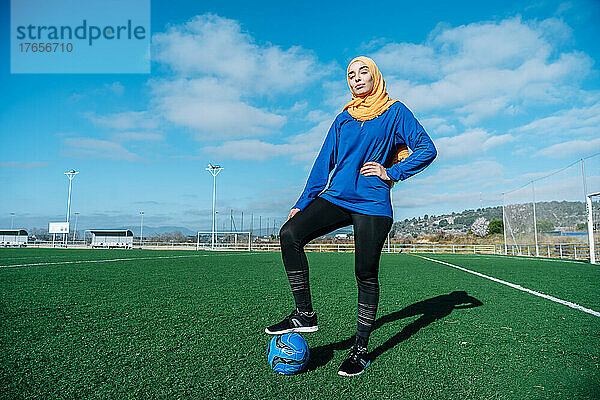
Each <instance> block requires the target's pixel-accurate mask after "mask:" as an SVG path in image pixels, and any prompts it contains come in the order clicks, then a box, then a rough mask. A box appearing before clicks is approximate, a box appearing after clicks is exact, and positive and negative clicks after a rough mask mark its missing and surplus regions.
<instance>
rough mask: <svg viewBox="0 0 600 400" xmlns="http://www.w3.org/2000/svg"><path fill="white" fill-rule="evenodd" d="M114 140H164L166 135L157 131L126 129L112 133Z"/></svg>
mask: <svg viewBox="0 0 600 400" xmlns="http://www.w3.org/2000/svg"><path fill="white" fill-rule="evenodd" d="M111 136H112V138H113V139H114V140H119V141H140V142H155V141H159V140H163V139H164V138H165V137H164V136H163V135H162V134H160V133H156V132H134V131H125V132H115V133H113V134H112V135H111Z"/></svg>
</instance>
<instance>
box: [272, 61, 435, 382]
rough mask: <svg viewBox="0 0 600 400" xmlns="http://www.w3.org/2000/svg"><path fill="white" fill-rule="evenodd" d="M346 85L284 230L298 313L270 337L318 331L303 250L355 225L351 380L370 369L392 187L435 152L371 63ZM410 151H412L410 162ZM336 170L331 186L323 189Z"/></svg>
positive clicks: (352, 73) (343, 369) (360, 66)
mask: <svg viewBox="0 0 600 400" xmlns="http://www.w3.org/2000/svg"><path fill="white" fill-rule="evenodd" d="M347 79H348V85H349V87H350V90H351V92H352V101H350V102H349V103H348V104H346V106H345V107H344V110H343V111H342V112H341V113H340V114H339V115H338V116H337V117H336V119H335V121H334V122H333V124H332V126H331V128H330V129H329V132H328V133H327V136H326V138H325V142H324V143H323V146H322V148H321V151H320V152H319V155H318V156H317V159H316V160H315V163H314V165H313V167H312V170H311V172H310V175H309V177H308V181H307V183H306V187H305V188H304V192H303V193H302V195H301V196H300V198H299V199H298V201H297V202H296V204H295V205H294V206H293V207H292V209H291V211H290V213H289V216H288V220H287V222H286V223H285V224H284V225H283V226H282V227H281V231H280V242H281V252H282V257H283V264H284V266H285V270H286V273H287V276H288V279H289V282H290V286H291V289H292V294H293V296H294V300H295V303H296V310H294V311H293V312H292V313H291V314H290V315H289V316H288V317H286V318H285V319H284V320H283V321H281V322H280V323H278V324H275V325H272V326H270V327H268V328H266V329H265V332H266V333H268V334H273V335H275V334H282V333H288V332H314V331H316V330H318V325H317V316H316V314H315V313H314V311H313V308H312V303H311V297H310V287H309V279H308V261H307V259H306V255H305V253H304V250H303V248H304V245H305V244H307V243H308V242H310V241H311V240H313V239H315V238H317V237H319V236H322V235H324V234H326V233H329V232H332V231H334V230H336V229H338V228H341V227H343V226H347V225H350V224H352V225H353V228H354V242H355V273H356V281H357V284H358V313H357V320H358V323H357V325H358V326H357V332H356V341H355V344H354V346H353V347H352V349H351V350H350V353H349V355H348V357H347V359H346V360H345V361H344V362H343V363H342V365H341V366H340V369H339V371H338V374H340V375H343V376H354V375H359V374H361V373H362V372H363V371H364V369H365V368H366V367H367V366H368V365H369V364H370V361H369V359H368V353H367V343H368V340H369V334H370V333H371V327H372V326H373V322H374V321H375V315H376V313H377V304H378V302H379V281H378V272H379V258H380V255H381V249H382V247H383V244H384V242H385V239H386V237H387V234H388V232H389V230H390V228H391V226H392V207H391V203H390V188H391V187H392V186H393V183H395V182H396V181H398V180H404V179H406V178H408V177H410V176H412V175H414V174H416V173H418V172H420V171H421V170H423V169H424V168H425V167H427V166H428V165H429V164H430V163H431V162H432V161H433V159H434V158H435V156H436V154H437V153H436V150H435V147H434V145H433V142H432V141H431V139H430V138H429V136H428V135H427V133H426V132H425V130H424V129H423V127H422V126H421V124H420V123H419V122H418V121H417V120H416V118H415V117H414V115H413V114H412V113H411V112H410V110H409V109H408V108H406V107H405V106H404V104H402V103H401V102H399V101H398V100H393V99H391V98H390V97H389V96H388V94H387V92H386V88H385V82H384V80H383V77H382V76H381V73H380V72H379V69H378V68H377V66H376V65H375V63H374V62H373V60H371V59H370V58H367V57H357V58H355V59H353V60H352V61H351V62H350V64H349V66H348V69H347ZM407 145H408V147H410V148H411V149H412V150H413V153H412V154H411V155H410V156H408V150H407V149H406V146H407ZM407 156H408V157H407ZM405 157H407V158H405ZM403 158H405V159H404V160H402V159H403ZM400 160H402V161H401V162H399V161H400ZM334 167H335V171H334V172H333V174H332V176H331V180H330V183H329V186H328V188H327V189H326V190H325V191H323V189H324V188H325V186H326V185H327V182H328V180H329V175H330V173H331V171H332V170H333V169H334Z"/></svg>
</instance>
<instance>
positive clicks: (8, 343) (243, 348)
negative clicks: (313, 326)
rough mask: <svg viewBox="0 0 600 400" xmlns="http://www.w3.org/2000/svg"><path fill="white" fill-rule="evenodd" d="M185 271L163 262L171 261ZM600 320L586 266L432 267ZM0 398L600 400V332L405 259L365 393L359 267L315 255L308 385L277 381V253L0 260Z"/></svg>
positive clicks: (386, 280) (282, 289)
mask: <svg viewBox="0 0 600 400" xmlns="http://www.w3.org/2000/svg"><path fill="white" fill-rule="evenodd" d="M174 256H179V257H181V258H158V257H174ZM427 256H428V257H431V258H436V259H440V260H442V259H443V260H445V261H447V262H450V263H453V264H456V265H460V266H462V267H465V268H469V269H472V270H476V271H478V272H481V273H484V274H486V275H491V276H494V277H497V278H500V279H504V280H507V281H509V282H512V283H516V284H520V285H523V286H525V287H528V288H529V289H532V290H538V291H541V292H544V293H547V294H550V295H553V296H556V297H560V298H561V299H564V300H568V301H573V302H576V303H579V304H581V305H583V306H586V307H589V308H592V309H595V310H596V311H600V310H598V308H599V307H598V304H599V301H598V295H597V288H598V284H599V283H600V282H599V275H598V273H597V270H595V268H597V267H594V266H590V265H589V264H581V265H579V264H567V263H559V262H549V261H548V262H546V261H538V260H529V261H527V262H525V261H522V260H520V259H516V260H515V259H511V258H506V257H489V259H487V258H481V257H480V258H478V257H479V256H458V255H457V256H452V255H427ZM130 258H140V259H138V260H121V261H114V262H96V263H91V262H83V263H69V264H50V265H38V266H23V267H13V268H0V293H1V298H2V302H1V304H0V321H1V322H0V359H1V362H0V397H2V398H10V399H13V398H39V399H47V398H90V399H94V398H103V399H104V398H111V399H122V398H132V399H140V398H169V399H172V398H199V399H204V398H228V399H233V398H294V399H304V398H306V399H308V398H335V399H338V398H364V399H388V398H394V399H576V398H581V399H584V398H589V399H593V398H598V397H599V396H600V375H599V359H598V356H599V353H600V350H599V346H598V342H599V339H600V337H599V336H600V329H599V328H600V318H598V317H596V316H593V315H589V314H586V313H584V312H582V311H579V310H575V309H572V308H569V307H566V306H564V305H561V304H557V303H554V302H551V301H549V300H546V299H543V298H539V297H536V296H533V295H531V294H528V293H524V292H521V291H518V290H515V289H513V288H510V287H507V286H504V285H501V284H499V283H496V282H492V281H489V280H486V279H484V278H481V277H478V276H474V275H472V274H469V273H466V272H463V271H459V270H457V269H454V268H451V267H448V266H444V265H440V264H437V263H434V262H430V261H426V260H423V259H421V258H418V257H416V256H412V255H406V254H383V255H382V257H381V263H380V265H381V271H380V282H381V296H380V307H379V311H378V314H377V315H378V320H377V322H376V329H375V330H374V331H373V333H372V335H371V341H370V344H369V350H370V352H371V353H372V355H373V356H374V357H375V358H374V361H373V363H372V365H371V366H370V367H369V368H368V369H367V371H366V372H365V373H364V374H363V375H361V376H359V377H356V378H344V377H339V376H338V375H337V369H338V367H339V364H340V363H341V362H342V361H343V359H344V357H345V355H346V353H347V350H348V348H349V347H350V344H351V336H352V334H353V333H354V331H355V329H356V296H357V293H356V281H355V278H354V255H353V254H351V253H343V254H332V253H308V259H309V263H310V266H311V290H312V294H313V304H314V306H315V309H316V310H317V312H318V313H319V315H318V318H319V331H318V332H315V333H313V334H306V335H304V336H305V337H306V338H307V340H308V343H309V346H310V348H311V358H310V362H309V367H308V370H307V371H306V372H304V373H301V374H299V375H295V376H282V375H278V374H275V373H274V372H272V371H271V370H270V368H269V366H268V364H267V361H266V349H267V343H268V341H269V339H270V337H268V336H267V335H266V334H264V327H265V326H267V325H270V324H272V323H274V322H278V321H279V320H280V319H281V318H283V317H284V316H285V315H287V314H288V313H289V312H290V310H291V309H292V304H293V302H292V297H291V293H290V290H289V285H288V283H287V278H286V276H285V273H284V270H283V266H282V262H281V254H280V253H231V252H230V253H208V252H199V253H198V252H191V251H149V250H144V251H142V250H64V249H63V250H58V249H56V250H55V249H0V265H15V264H29V263H44V262H64V261H77V260H79V261H86V260H105V259H130Z"/></svg>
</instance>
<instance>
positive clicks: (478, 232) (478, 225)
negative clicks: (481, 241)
mask: <svg viewBox="0 0 600 400" xmlns="http://www.w3.org/2000/svg"><path fill="white" fill-rule="evenodd" d="M489 224H490V222H489V221H488V220H487V219H485V218H484V217H479V218H477V219H476V220H475V222H473V225H471V232H473V235H475V236H479V237H484V236H485V235H487V232H488V225H489Z"/></svg>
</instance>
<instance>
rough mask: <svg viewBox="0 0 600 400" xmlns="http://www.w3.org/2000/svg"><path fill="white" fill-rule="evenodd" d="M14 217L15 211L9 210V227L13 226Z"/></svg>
mask: <svg viewBox="0 0 600 400" xmlns="http://www.w3.org/2000/svg"><path fill="white" fill-rule="evenodd" d="M14 218H15V213H14V212H11V213H10V229H12V228H13V220H14Z"/></svg>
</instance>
